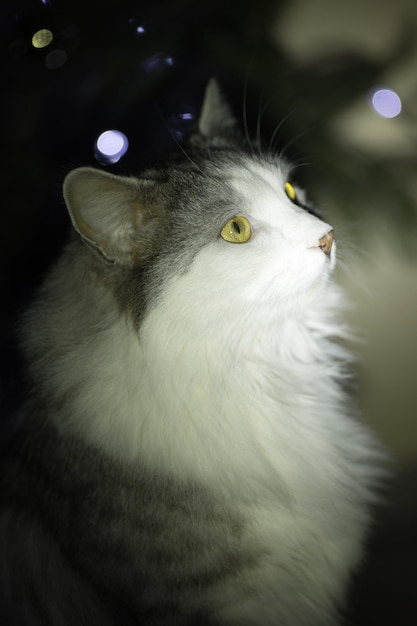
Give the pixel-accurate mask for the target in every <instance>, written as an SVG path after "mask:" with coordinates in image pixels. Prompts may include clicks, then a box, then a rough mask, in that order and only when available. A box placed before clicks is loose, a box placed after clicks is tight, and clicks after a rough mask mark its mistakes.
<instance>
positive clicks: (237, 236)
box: [220, 215, 252, 243]
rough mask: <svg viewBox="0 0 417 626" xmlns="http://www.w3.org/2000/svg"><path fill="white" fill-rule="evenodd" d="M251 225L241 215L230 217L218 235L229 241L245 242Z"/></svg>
mask: <svg viewBox="0 0 417 626" xmlns="http://www.w3.org/2000/svg"><path fill="white" fill-rule="evenodd" d="M251 234H252V233H251V227H250V224H249V222H248V220H247V219H246V217H243V216H242V215H237V216H236V217H232V219H231V220H229V221H228V222H227V224H225V225H224V226H223V228H222V231H221V233H220V235H221V236H222V237H223V239H224V240H225V241H230V243H245V242H246V241H248V239H250V236H251Z"/></svg>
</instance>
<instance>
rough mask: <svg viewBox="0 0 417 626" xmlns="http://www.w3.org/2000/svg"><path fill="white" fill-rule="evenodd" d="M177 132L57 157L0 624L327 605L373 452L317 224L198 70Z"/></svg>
mask: <svg viewBox="0 0 417 626" xmlns="http://www.w3.org/2000/svg"><path fill="white" fill-rule="evenodd" d="M186 150H187V152H183V153H182V152H181V153H180V154H178V155H176V156H173V157H172V158H171V159H170V160H169V161H167V162H166V163H164V164H161V165H159V166H155V167H154V168H150V169H149V170H147V171H145V172H143V173H141V174H140V175H138V176H132V177H118V176H115V175H112V174H109V173H106V172H103V171H98V170H94V169H92V168H80V169H77V170H74V171H73V172H71V173H70V174H69V175H68V176H67V178H66V180H65V183H64V197H65V200H66V204H67V207H68V211H69V214H70V216H71V220H72V223H73V226H74V229H75V231H76V234H74V236H73V239H72V240H71V241H70V242H69V243H68V245H67V247H66V248H65V250H64V252H63V254H62V256H61V257H60V259H59V260H58V262H57V263H56V265H55V267H54V268H53V269H52V271H51V273H50V275H49V277H47V280H46V282H45V284H44V286H43V288H42V289H41V292H40V294H39V297H38V299H37V301H36V302H35V303H34V305H33V306H32V308H31V310H30V311H29V312H28V314H27V316H26V319H25V323H24V329H23V345H24V348H25V351H26V356H27V361H28V367H29V374H30V380H31V382H32V391H31V394H30V398H29V399H28V401H27V403H26V406H25V409H24V416H23V418H22V421H21V424H19V428H18V432H17V435H16V437H15V438H14V439H13V440H12V441H11V442H10V443H9V445H8V447H7V450H6V454H5V456H6V458H5V460H4V464H3V467H2V474H1V476H2V492H1V493H2V497H1V517H0V530H1V539H0V546H1V548H0V554H1V565H0V567H1V569H0V572H1V573H0V580H1V591H0V606H1V611H2V623H3V624H7V625H10V626H34V625H38V624H39V626H40V625H41V624H42V626H74V625H75V624H76V625H77V626H91V625H97V626H110V625H119V624H120V625H128V624H131V625H133V624H141V625H142V624H144V625H168V624H169V625H219V626H220V625H223V626H254V625H261V624H262V626H268V625H271V626H272V625H276V624H279V625H280V626H326V625H328V626H335V624H337V623H339V617H338V609H339V607H340V606H342V605H343V600H344V595H345V590H346V586H347V583H348V580H349V577H350V574H351V572H352V570H353V569H354V568H355V566H357V564H358V561H359V560H360V557H361V551H362V546H363V541H364V536H365V534H366V529H367V526H368V523H369V516H370V513H369V510H370V505H371V503H372V501H373V498H374V495H373V494H374V489H375V484H376V481H377V479H378V476H379V462H380V461H379V451H378V447H377V446H376V445H375V443H374V441H373V438H372V436H371V435H370V434H368V432H367V430H366V429H365V428H364V426H362V425H361V424H360V423H358V422H357V421H355V419H354V418H353V416H352V415H351V412H352V411H351V410H350V409H349V404H348V402H347V398H346V395H345V392H344V391H343V386H344V381H345V378H346V376H347V367H348V366H349V364H350V360H351V357H350V354H349V353H348V352H347V350H346V349H345V348H343V347H342V346H341V342H340V341H339V342H338V339H340V338H341V339H345V330H344V329H343V328H344V327H343V326H342V325H341V324H340V322H339V321H338V317H337V313H338V310H339V309H340V307H341V306H342V304H343V298H342V296H341V294H340V292H339V291H338V289H337V288H336V287H335V286H334V285H333V284H332V282H331V280H330V277H331V272H332V270H333V268H334V265H335V258H336V257H335V253H336V244H335V242H334V240H333V231H332V228H331V226H330V225H329V224H327V223H325V222H324V221H322V220H321V219H320V218H319V216H318V215H317V213H316V211H315V210H314V209H312V208H311V207H309V206H308V205H307V204H306V203H305V201H304V199H303V197H302V194H301V192H299V191H297V190H296V189H295V188H294V187H293V185H292V184H291V183H290V182H289V181H288V178H289V176H290V171H291V170H290V167H289V165H288V164H287V163H285V162H284V161H283V160H282V159H280V158H278V157H277V156H276V155H274V154H268V153H262V152H260V153H259V154H253V153H252V151H251V150H249V149H248V147H247V146H245V144H244V142H243V141H242V140H241V138H240V135H239V133H238V131H237V129H236V123H235V120H234V118H233V117H232V116H231V114H230V111H229V109H228V106H227V104H225V103H224V101H223V100H222V98H221V96H220V94H219V90H218V87H217V84H216V83H215V82H214V81H211V82H210V83H209V85H208V88H207V90H206V95H205V99H204V102H203V108H202V112H201V116H200V120H199V124H198V132H196V133H195V134H194V135H193V136H192V137H191V139H190V141H189V145H188V146H187V148H186Z"/></svg>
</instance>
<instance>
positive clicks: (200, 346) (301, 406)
mask: <svg viewBox="0 0 417 626" xmlns="http://www.w3.org/2000/svg"><path fill="white" fill-rule="evenodd" d="M179 282H181V280H180V281H179ZM176 286H178V284H177V285H175V281H174V283H173V285H172V288H171V289H167V291H166V293H165V294H164V296H163V297H162V298H161V299H160V301H159V303H158V305H157V306H156V307H154V308H153V310H152V311H151V312H150V314H149V316H148V317H147V318H145V320H144V321H143V324H142V325H141V327H140V328H139V330H137V329H135V328H134V326H133V324H132V323H131V321H130V320H129V319H126V318H125V317H120V318H119V319H118V320H117V321H114V323H113V324H112V325H110V326H109V327H108V328H107V329H106V330H105V331H102V332H100V333H98V334H97V337H96V338H95V342H94V350H93V351H91V344H90V343H89V342H87V343H86V344H85V345H84V346H83V347H82V348H81V350H80V349H78V354H77V355H76V356H75V355H74V358H76V359H77V361H78V362H77V363H76V364H75V365H76V367H73V368H72V370H71V372H72V374H71V377H69V376H68V371H67V369H66V368H65V367H63V368H62V372H61V373H60V370H59V365H57V367H56V368H55V371H54V377H55V388H56V389H58V390H59V393H65V392H66V391H68V390H69V389H71V388H74V387H76V388H77V389H78V391H77V394H76V395H75V396H74V397H73V399H72V403H71V405H70V407H66V410H65V413H63V414H60V413H59V412H58V413H56V414H55V419H56V423H57V426H58V428H59V429H60V430H64V431H66V432H67V433H69V434H72V433H75V434H77V435H79V436H81V437H82V438H83V439H84V440H86V441H87V442H88V443H89V444H93V445H94V446H95V447H98V448H99V449H102V450H104V451H105V452H106V453H109V454H110V455H111V456H112V457H113V458H116V459H117V460H118V461H122V462H123V463H128V464H129V465H130V464H131V463H132V464H133V465H135V464H137V463H140V464H145V465H146V466H147V467H149V468H150V469H158V471H161V470H162V471H163V470H164V469H165V471H167V472H169V473H170V474H171V475H176V476H177V477H178V478H180V479H184V480H186V479H188V478H189V477H193V478H199V479H200V480H202V481H206V482H207V483H208V484H210V483H212V481H215V482H216V483H217V482H218V481H219V479H221V482H222V483H224V484H225V485H227V483H228V481H230V483H231V484H233V485H235V486H236V484H237V483H239V482H240V481H241V482H242V484H244V485H245V489H249V488H250V483H251V480H252V482H253V489H254V490H257V491H258V492H259V489H260V484H262V483H263V482H265V483H268V482H269V480H271V484H273V485H275V487H276V485H277V481H276V474H280V473H281V472H282V473H283V472H284V468H285V473H286V475H287V476H288V473H289V472H290V471H294V472H295V473H298V472H299V473H300V477H301V475H302V473H303V472H306V471H310V472H311V471H313V469H314V468H311V467H310V468H309V467H308V465H309V463H310V462H311V459H314V455H312V454H311V450H312V449H314V447H315V446H317V455H320V456H323V455H325V454H326V453H327V452H328V451H329V452H330V448H331V444H332V438H333V435H332V433H334V432H335V431H338V430H339V436H340V431H343V429H344V428H346V424H345V423H344V422H341V423H340V424H339V423H338V422H337V420H335V413H337V412H338V410H339V408H340V403H341V402H342V399H341V397H340V391H339V389H338V385H337V382H338V380H337V379H338V377H339V375H342V372H341V371H340V372H339V370H338V365H337V360H339V361H340V362H342V361H343V359H344V357H345V354H344V353H343V350H342V349H341V348H337V347H336V346H334V344H330V342H329V339H328V336H329V335H335V334H336V333H337V332H338V327H337V326H336V325H335V323H334V322H332V321H331V320H332V317H334V314H333V312H334V309H335V306H337V304H338V301H339V298H340V295H339V293H338V291H337V290H333V289H331V288H330V287H328V286H326V288H325V289H324V290H323V294H321V297H320V298H317V299H316V303H315V304H314V305H313V303H310V310H309V311H308V312H305V313H304V314H302V313H301V312H299V313H298V315H297V316H293V317H289V318H287V319H285V318H280V316H279V315H277V316H276V317H277V320H274V319H273V315H271V320H270V321H269V323H265V311H264V308H265V307H262V306H260V311H259V315H260V318H259V324H257V320H256V315H253V314H252V315H251V318H250V320H248V325H247V326H246V327H245V325H244V324H242V323H240V324H236V323H235V321H234V319H233V315H234V311H233V307H230V304H229V315H228V317H227V318H223V319H220V320H218V321H217V323H215V316H214V313H213V318H212V319H211V322H212V325H210V311H207V310H206V311H205V315H204V320H205V321H204V327H202V328H201V329H199V328H198V327H195V326H194V328H191V327H190V323H191V320H190V319H188V316H187V310H188V308H189V307H193V311H192V316H193V318H194V319H197V320H198V313H199V311H198V306H197V307H196V303H195V298H194V296H192V297H193V303H192V302H188V303H187V301H186V300H187V299H186V297H184V296H183V298H184V301H183V302H182V307H181V308H182V310H183V312H184V315H183V316H182V317H180V316H178V317H177V318H173V316H172V314H171V313H170V308H171V306H172V299H175V298H178V297H179V296H178V292H177V290H176ZM181 292H182V293H184V283H182V284H181ZM177 304H178V303H177ZM201 306H206V303H205V302H202V303H201ZM235 313H236V315H237V311H235ZM190 314H191V313H190ZM201 314H203V311H202V310H201ZM262 316H263V318H262ZM240 318H241V316H240ZM327 320H329V321H327ZM332 346H333V347H332ZM83 352H84V353H83ZM109 356H111V358H110V359H109ZM335 357H336V362H335ZM116 364H117V365H116ZM86 416H88V419H86ZM316 428H317V432H316V434H317V437H316V435H315V429H316ZM326 429H329V432H328V436H327V440H326V436H323V432H324V433H325V432H326ZM278 444H279V450H280V454H279V455H277V449H278ZM327 445H328V447H329V450H326V447H327ZM306 446H307V447H309V448H310V451H309V454H308V455H304V454H303V450H305V449H306ZM330 453H333V452H330ZM303 457H306V458H305V459H304V460H303ZM307 459H309V460H308V461H307ZM290 466H291V468H292V469H291V468H290ZM304 476H305V474H304ZM302 483H303V481H302V480H301V478H300V485H301V484H302Z"/></svg>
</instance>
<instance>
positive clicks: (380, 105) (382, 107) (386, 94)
mask: <svg viewBox="0 0 417 626" xmlns="http://www.w3.org/2000/svg"><path fill="white" fill-rule="evenodd" d="M371 106H372V108H373V110H374V111H375V112H376V113H378V115H381V117H387V118H392V117H396V116H397V115H399V114H400V113H401V99H400V97H399V95H398V94H397V93H395V91H393V90H392V89H376V90H375V91H373V92H372V94H371Z"/></svg>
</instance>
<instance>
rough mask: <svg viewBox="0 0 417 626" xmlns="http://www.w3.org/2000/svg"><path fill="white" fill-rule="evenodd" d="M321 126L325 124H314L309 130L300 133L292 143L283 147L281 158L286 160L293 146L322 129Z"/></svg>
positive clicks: (280, 152) (289, 142) (280, 153)
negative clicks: (314, 131) (316, 130)
mask: <svg viewBox="0 0 417 626" xmlns="http://www.w3.org/2000/svg"><path fill="white" fill-rule="evenodd" d="M321 126H323V124H322V123H321V122H317V123H316V124H312V125H311V126H310V127H309V128H306V129H305V130H303V131H301V132H299V133H298V134H297V135H295V136H294V137H293V138H292V139H291V140H290V141H288V142H287V143H286V144H285V146H283V148H282V149H281V150H280V151H279V156H280V157H281V158H286V157H287V154H288V150H289V148H291V146H293V145H294V144H295V143H297V141H299V140H300V139H301V138H302V137H305V136H306V135H308V134H309V133H311V132H312V131H313V130H315V129H317V128H320V127H321Z"/></svg>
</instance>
